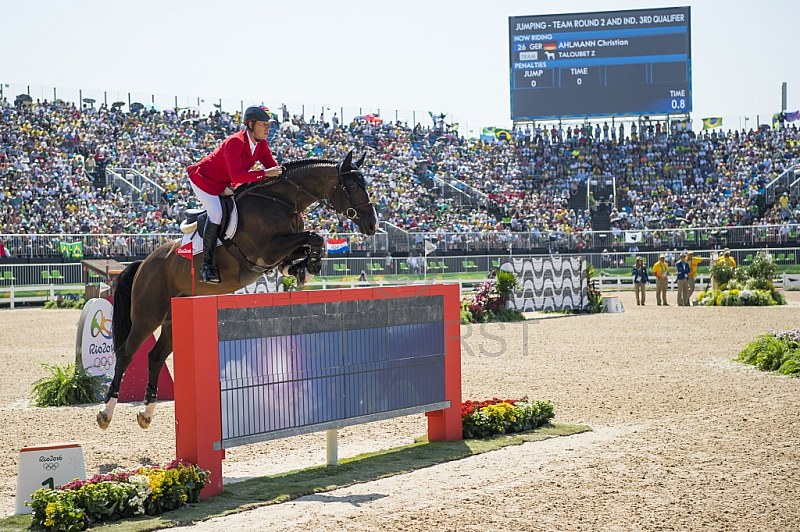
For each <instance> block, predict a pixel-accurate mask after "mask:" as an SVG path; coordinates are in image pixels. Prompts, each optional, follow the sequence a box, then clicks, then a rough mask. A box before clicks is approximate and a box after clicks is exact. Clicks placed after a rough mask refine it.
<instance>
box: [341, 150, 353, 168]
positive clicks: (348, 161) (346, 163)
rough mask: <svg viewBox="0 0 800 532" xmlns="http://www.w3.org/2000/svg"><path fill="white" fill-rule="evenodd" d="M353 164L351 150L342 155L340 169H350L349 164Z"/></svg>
mask: <svg viewBox="0 0 800 532" xmlns="http://www.w3.org/2000/svg"><path fill="white" fill-rule="evenodd" d="M351 164H353V150H350V151H349V152H347V155H345V156H344V161H342V170H345V171H347V170H350V165H351Z"/></svg>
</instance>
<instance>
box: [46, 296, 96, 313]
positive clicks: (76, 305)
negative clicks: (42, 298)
mask: <svg viewBox="0 0 800 532" xmlns="http://www.w3.org/2000/svg"><path fill="white" fill-rule="evenodd" d="M85 304H86V300H85V299H83V298H80V299H75V298H73V297H61V296H59V297H58V298H57V299H48V300H47V301H46V302H45V304H44V308H46V309H52V308H66V309H78V310H80V309H82V308H83V306H84V305H85Z"/></svg>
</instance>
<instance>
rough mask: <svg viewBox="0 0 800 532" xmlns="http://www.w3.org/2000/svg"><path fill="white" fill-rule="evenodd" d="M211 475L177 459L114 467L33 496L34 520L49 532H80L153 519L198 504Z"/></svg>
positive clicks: (44, 490) (31, 503) (37, 492)
mask: <svg viewBox="0 0 800 532" xmlns="http://www.w3.org/2000/svg"><path fill="white" fill-rule="evenodd" d="M208 477H209V473H208V471H204V470H202V469H200V468H199V467H197V466H196V465H192V464H188V463H186V462H183V461H180V460H173V461H172V462H169V463H168V464H166V465H164V466H142V467H139V468H137V469H133V470H123V469H115V470H114V471H112V472H111V473H109V474H107V475H95V476H93V477H92V478H90V479H89V480H74V481H72V482H70V483H69V484H65V485H63V486H58V487H56V488H55V489H46V488H42V489H40V490H37V491H36V493H34V494H33V497H32V499H31V502H30V503H28V504H29V506H31V507H32V508H33V522H34V523H35V524H37V525H40V526H42V527H44V529H45V530H48V531H56V530H58V531H62V530H67V531H73V530H84V529H86V528H88V527H90V526H91V525H93V524H97V523H101V522H104V521H117V520H119V519H122V518H125V517H135V516H138V515H145V514H146V515H157V514H160V513H163V512H166V511H169V510H175V509H176V508H180V507H182V506H183V505H185V504H190V503H196V502H199V501H200V490H201V489H202V488H203V487H204V486H205V484H206V483H207V482H208Z"/></svg>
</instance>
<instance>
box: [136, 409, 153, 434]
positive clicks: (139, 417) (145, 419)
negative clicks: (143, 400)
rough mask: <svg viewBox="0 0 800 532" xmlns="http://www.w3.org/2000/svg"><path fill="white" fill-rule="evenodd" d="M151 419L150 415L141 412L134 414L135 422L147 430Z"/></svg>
mask: <svg viewBox="0 0 800 532" xmlns="http://www.w3.org/2000/svg"><path fill="white" fill-rule="evenodd" d="M151 421H153V417H152V416H146V415H145V414H144V413H143V412H139V413H138V414H136V422H137V423H139V426H140V427H142V428H143V429H145V430H147V429H148V428H149V427H150V422H151Z"/></svg>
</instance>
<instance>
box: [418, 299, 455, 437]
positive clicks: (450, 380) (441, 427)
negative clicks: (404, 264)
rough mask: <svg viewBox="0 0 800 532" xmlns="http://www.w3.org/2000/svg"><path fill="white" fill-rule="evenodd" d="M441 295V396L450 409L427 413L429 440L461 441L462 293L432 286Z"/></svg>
mask: <svg viewBox="0 0 800 532" xmlns="http://www.w3.org/2000/svg"><path fill="white" fill-rule="evenodd" d="M429 294H430V295H441V296H444V390H445V391H444V394H445V399H446V400H448V401H450V408H446V409H444V410H436V411H434V412H427V413H426V414H425V415H426V416H428V441H442V440H449V441H452V440H461V439H463V435H462V430H461V301H460V299H461V294H460V292H459V286H458V285H457V284H448V285H431V286H430V292H429Z"/></svg>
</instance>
